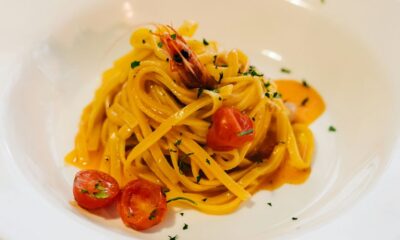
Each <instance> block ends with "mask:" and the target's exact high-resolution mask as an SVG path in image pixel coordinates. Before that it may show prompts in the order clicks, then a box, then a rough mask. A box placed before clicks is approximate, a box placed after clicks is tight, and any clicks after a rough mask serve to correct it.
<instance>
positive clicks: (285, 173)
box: [263, 160, 311, 190]
mask: <svg viewBox="0 0 400 240" xmlns="http://www.w3.org/2000/svg"><path fill="white" fill-rule="evenodd" d="M310 173H311V169H304V170H298V169H295V168H293V167H292V166H290V165H289V164H287V163H286V160H284V162H282V164H281V166H280V167H279V168H278V169H277V170H276V171H275V172H274V173H273V174H272V175H271V176H269V177H268V178H267V179H266V180H265V181H264V184H263V187H264V189H266V190H274V189H277V188H279V187H281V186H282V185H284V184H286V183H288V184H302V183H304V182H305V181H306V180H307V179H308V177H309V176H310Z"/></svg>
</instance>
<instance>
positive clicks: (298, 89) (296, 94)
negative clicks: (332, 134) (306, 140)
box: [263, 80, 325, 190]
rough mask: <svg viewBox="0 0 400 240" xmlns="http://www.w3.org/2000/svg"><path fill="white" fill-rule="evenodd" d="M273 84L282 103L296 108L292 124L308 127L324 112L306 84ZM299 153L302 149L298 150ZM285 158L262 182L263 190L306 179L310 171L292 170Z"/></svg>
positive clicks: (315, 94) (283, 81)
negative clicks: (280, 96) (301, 124)
mask: <svg viewBox="0 0 400 240" xmlns="http://www.w3.org/2000/svg"><path fill="white" fill-rule="evenodd" d="M275 84H276V86H277V88H278V91H279V92H280V93H281V94H282V99H283V101H284V102H288V103H291V104H293V105H294V106H295V107H296V109H295V111H294V112H293V119H292V121H293V122H295V123H303V124H307V125H309V124H311V123H312V122H313V121H315V120H316V119H317V118H318V117H319V116H320V115H321V114H322V113H323V112H324V111H325V103H324V100H323V99H322V97H321V96H320V95H319V93H318V92H317V91H316V90H315V89H314V88H313V87H311V86H309V85H308V84H307V83H304V82H300V81H295V80H276V81H275ZM299 140H300V139H299ZM303 150H304V149H303ZM301 152H302V149H300V153H301ZM287 157H288V156H286V157H285V160H284V161H283V162H282V163H281V165H280V166H279V168H278V169H277V170H276V171H275V172H274V173H273V174H272V175H270V176H268V177H267V178H266V179H265V180H264V184H263V188H264V189H267V190H274V189H277V188H279V187H281V186H282V185H284V184H302V183H304V182H305V181H306V180H307V179H308V177H309V176H310V173H311V169H304V170H299V169H296V168H293V167H292V166H291V165H290V164H287Z"/></svg>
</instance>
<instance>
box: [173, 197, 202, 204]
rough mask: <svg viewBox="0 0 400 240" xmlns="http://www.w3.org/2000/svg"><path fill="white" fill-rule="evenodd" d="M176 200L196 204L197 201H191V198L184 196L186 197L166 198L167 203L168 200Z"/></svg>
mask: <svg viewBox="0 0 400 240" xmlns="http://www.w3.org/2000/svg"><path fill="white" fill-rule="evenodd" d="M178 200H185V201H188V202H190V203H192V204H193V205H197V203H196V202H195V201H193V200H192V199H189V198H186V197H175V198H171V199H169V200H167V203H170V202H173V201H178Z"/></svg>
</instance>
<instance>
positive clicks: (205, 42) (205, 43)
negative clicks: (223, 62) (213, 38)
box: [203, 38, 210, 46]
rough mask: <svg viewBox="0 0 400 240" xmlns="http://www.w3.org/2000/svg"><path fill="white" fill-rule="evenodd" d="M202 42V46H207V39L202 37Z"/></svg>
mask: <svg viewBox="0 0 400 240" xmlns="http://www.w3.org/2000/svg"><path fill="white" fill-rule="evenodd" d="M203 44H204V46H208V44H210V43H208V41H207V40H206V39H205V38H203Z"/></svg>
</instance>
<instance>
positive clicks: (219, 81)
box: [218, 72, 224, 83]
mask: <svg viewBox="0 0 400 240" xmlns="http://www.w3.org/2000/svg"><path fill="white" fill-rule="evenodd" d="M222 78H224V73H223V72H220V73H219V79H218V83H221V81H222Z"/></svg>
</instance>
